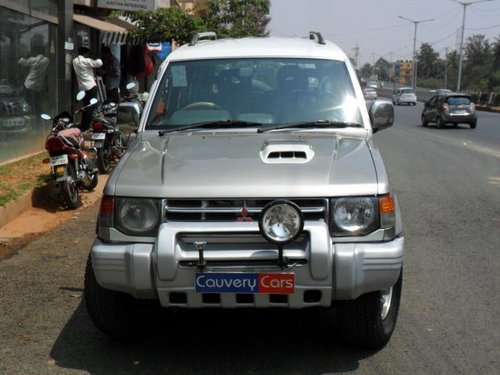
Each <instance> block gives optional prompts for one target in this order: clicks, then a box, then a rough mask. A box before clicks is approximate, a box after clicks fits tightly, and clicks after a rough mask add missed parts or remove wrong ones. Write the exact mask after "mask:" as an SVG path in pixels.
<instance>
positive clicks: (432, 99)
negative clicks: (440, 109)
mask: <svg viewBox="0 0 500 375" xmlns="http://www.w3.org/2000/svg"><path fill="white" fill-rule="evenodd" d="M437 99H438V97H437V96H434V97H432V98H431V100H429V105H436V103H437Z"/></svg>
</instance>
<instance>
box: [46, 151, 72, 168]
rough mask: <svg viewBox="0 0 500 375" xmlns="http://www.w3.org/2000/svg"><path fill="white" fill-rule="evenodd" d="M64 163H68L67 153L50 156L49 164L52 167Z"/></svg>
mask: <svg viewBox="0 0 500 375" xmlns="http://www.w3.org/2000/svg"><path fill="white" fill-rule="evenodd" d="M65 164H68V155H67V154H62V155H57V156H51V157H50V165H51V166H53V167H55V166H58V165H65Z"/></svg>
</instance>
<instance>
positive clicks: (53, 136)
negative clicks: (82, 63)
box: [41, 92, 98, 209]
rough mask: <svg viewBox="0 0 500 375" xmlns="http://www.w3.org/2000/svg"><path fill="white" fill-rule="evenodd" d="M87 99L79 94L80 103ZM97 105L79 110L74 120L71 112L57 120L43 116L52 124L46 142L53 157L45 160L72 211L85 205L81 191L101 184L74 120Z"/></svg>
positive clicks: (92, 104) (82, 94)
mask: <svg viewBox="0 0 500 375" xmlns="http://www.w3.org/2000/svg"><path fill="white" fill-rule="evenodd" d="M84 95H85V93H84V92H81V93H79V95H78V96H77V99H78V100H81V99H82V98H83V96H84ZM96 103H97V99H92V100H91V101H90V104H89V105H87V106H84V107H82V108H80V109H78V110H76V111H75V113H74V115H73V116H71V115H70V114H69V113H68V112H67V111H63V112H61V113H60V114H58V115H57V116H56V117H54V118H53V119H52V118H51V116H50V115H48V114H42V115H41V117H42V119H44V120H52V130H51V132H50V134H49V135H48V136H47V139H46V141H45V149H46V150H47V151H48V153H49V156H50V157H49V158H47V159H44V163H50V170H51V173H50V175H51V177H52V178H53V179H54V180H55V181H56V185H57V187H58V188H59V190H60V193H61V195H62V196H63V199H64V202H65V204H66V206H67V207H68V208H70V209H75V208H78V207H79V206H80V204H81V201H80V194H79V189H84V190H88V191H90V190H93V189H94V188H95V187H96V186H97V183H98V175H97V168H96V165H95V162H94V160H92V159H89V158H88V156H87V154H86V153H85V152H84V151H83V148H84V139H83V136H82V134H81V131H80V129H78V128H77V127H75V124H74V116H76V115H77V114H78V113H80V112H83V111H86V110H89V109H91V107H94V106H95V104H96Z"/></svg>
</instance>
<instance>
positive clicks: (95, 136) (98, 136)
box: [92, 133, 106, 141]
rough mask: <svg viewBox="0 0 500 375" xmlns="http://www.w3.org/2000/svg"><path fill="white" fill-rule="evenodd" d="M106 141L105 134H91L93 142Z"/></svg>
mask: <svg viewBox="0 0 500 375" xmlns="http://www.w3.org/2000/svg"><path fill="white" fill-rule="evenodd" d="M104 139H106V133H92V140H93V141H103V140H104Z"/></svg>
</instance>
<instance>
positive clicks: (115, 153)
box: [90, 83, 135, 173]
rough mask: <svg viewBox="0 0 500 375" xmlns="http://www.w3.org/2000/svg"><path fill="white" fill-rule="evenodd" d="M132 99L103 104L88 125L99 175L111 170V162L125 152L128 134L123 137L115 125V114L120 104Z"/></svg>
mask: <svg viewBox="0 0 500 375" xmlns="http://www.w3.org/2000/svg"><path fill="white" fill-rule="evenodd" d="M126 87H127V89H132V88H133V87H135V83H129V84H128V85H127V86H126ZM132 97H133V96H129V97H123V98H122V100H121V101H120V103H114V102H104V103H103V104H102V105H100V106H99V107H98V109H97V110H96V111H95V112H94V118H93V120H92V123H91V125H90V127H91V128H92V137H91V147H92V149H94V151H95V153H96V157H97V167H98V169H99V172H100V173H108V172H109V171H110V170H111V163H112V161H113V160H116V159H119V158H121V156H122V155H123V153H124V152H125V151H126V150H127V146H128V143H129V140H130V133H128V134H127V135H125V134H124V132H122V130H121V129H120V128H119V126H118V125H117V112H118V109H119V108H120V106H121V102H122V101H124V100H128V99H130V98H132Z"/></svg>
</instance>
